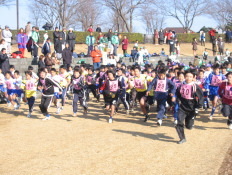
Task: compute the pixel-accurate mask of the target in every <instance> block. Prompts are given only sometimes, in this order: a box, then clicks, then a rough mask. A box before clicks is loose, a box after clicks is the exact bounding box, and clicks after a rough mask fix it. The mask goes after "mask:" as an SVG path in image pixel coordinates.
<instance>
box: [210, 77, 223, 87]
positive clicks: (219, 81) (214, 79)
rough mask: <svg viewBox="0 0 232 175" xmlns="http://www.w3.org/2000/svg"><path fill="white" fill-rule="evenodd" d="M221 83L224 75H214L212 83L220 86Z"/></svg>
mask: <svg viewBox="0 0 232 175" xmlns="http://www.w3.org/2000/svg"><path fill="white" fill-rule="evenodd" d="M221 83H222V77H221V76H216V75H213V77H212V80H211V85H212V86H220V84H221Z"/></svg>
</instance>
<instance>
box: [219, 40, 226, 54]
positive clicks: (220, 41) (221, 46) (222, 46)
mask: <svg viewBox="0 0 232 175" xmlns="http://www.w3.org/2000/svg"><path fill="white" fill-rule="evenodd" d="M224 46H225V43H224V41H223V40H222V37H219V40H218V51H219V53H220V55H221V56H222V55H223V54H224Z"/></svg>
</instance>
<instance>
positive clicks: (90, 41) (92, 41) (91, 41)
mask: <svg viewBox="0 0 232 175" xmlns="http://www.w3.org/2000/svg"><path fill="white" fill-rule="evenodd" d="M95 42H96V39H95V37H94V36H93V33H92V32H91V33H90V35H88V36H87V37H86V40H85V43H86V44H87V46H88V53H87V55H90V54H91V52H92V50H93V45H94V44H95Z"/></svg>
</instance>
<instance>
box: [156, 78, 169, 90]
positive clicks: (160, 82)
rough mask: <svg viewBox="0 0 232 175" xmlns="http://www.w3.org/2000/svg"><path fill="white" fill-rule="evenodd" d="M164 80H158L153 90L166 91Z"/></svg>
mask: <svg viewBox="0 0 232 175" xmlns="http://www.w3.org/2000/svg"><path fill="white" fill-rule="evenodd" d="M166 82H167V81H166V80H158V81H157V85H156V89H155V91H158V92H166Z"/></svg>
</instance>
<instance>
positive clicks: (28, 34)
mask: <svg viewBox="0 0 232 175" xmlns="http://www.w3.org/2000/svg"><path fill="white" fill-rule="evenodd" d="M25 33H26V35H27V36H29V37H30V36H31V22H28V23H27V25H26V27H25Z"/></svg>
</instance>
